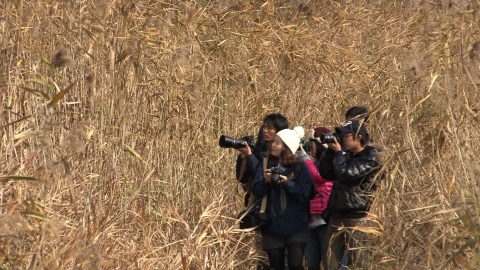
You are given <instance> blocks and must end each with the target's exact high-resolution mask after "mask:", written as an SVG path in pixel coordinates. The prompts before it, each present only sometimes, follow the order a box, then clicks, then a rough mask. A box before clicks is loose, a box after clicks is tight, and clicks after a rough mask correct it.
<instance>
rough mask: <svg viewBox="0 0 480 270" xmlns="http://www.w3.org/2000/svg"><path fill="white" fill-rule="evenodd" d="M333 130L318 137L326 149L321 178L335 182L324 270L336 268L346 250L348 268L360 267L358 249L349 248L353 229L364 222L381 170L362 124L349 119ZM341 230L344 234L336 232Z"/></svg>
mask: <svg viewBox="0 0 480 270" xmlns="http://www.w3.org/2000/svg"><path fill="white" fill-rule="evenodd" d="M335 130H336V132H335V133H334V134H322V137H321V140H322V142H323V143H327V144H328V149H327V150H326V151H325V152H324V153H323V154H322V157H321V160H320V166H319V171H320V174H321V176H322V177H324V178H327V179H335V181H334V184H333V189H332V193H331V196H330V201H329V211H330V219H329V223H328V228H327V232H326V235H325V241H326V242H325V243H326V244H327V245H328V246H327V248H326V250H325V254H324V256H323V258H325V259H324V268H325V269H338V268H339V267H340V264H341V259H342V255H343V253H344V251H345V249H347V252H348V258H349V263H348V265H349V266H357V267H362V265H361V258H360V256H359V255H360V254H359V253H360V252H359V250H358V249H356V250H355V252H353V251H352V250H348V247H349V246H350V247H351V246H353V243H354V240H355V239H354V237H355V234H354V235H352V232H354V231H355V229H354V228H353V227H355V226H357V225H361V224H362V222H364V218H365V217H366V216H367V213H368V210H369V208H370V205H371V199H370V194H371V192H372V191H373V190H374V189H375V186H376V185H375V183H374V181H373V179H374V178H375V175H376V173H377V172H378V171H379V169H380V163H379V161H378V150H377V149H376V148H374V147H372V146H370V145H368V143H369V134H368V132H367V128H366V127H365V125H364V123H363V122H362V121H359V120H351V121H348V122H347V123H346V124H345V125H344V126H343V127H337V128H336V129H335ZM342 145H343V148H344V150H345V152H344V151H342ZM343 227H345V228H346V231H345V230H344V231H343V232H341V233H338V231H339V228H343ZM357 232H358V231H357Z"/></svg>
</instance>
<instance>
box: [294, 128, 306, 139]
mask: <svg viewBox="0 0 480 270" xmlns="http://www.w3.org/2000/svg"><path fill="white" fill-rule="evenodd" d="M293 130H295V132H297V134H298V137H300V139H303V137H305V129H303V127H302V126H298V127H294V128H293Z"/></svg>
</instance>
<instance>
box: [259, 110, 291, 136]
mask: <svg viewBox="0 0 480 270" xmlns="http://www.w3.org/2000/svg"><path fill="white" fill-rule="evenodd" d="M263 124H264V125H269V126H272V127H273V128H274V129H275V131H276V132H279V131H280V130H283V129H287V128H288V119H287V118H286V117H285V116H284V115H282V114H280V113H272V114H269V115H267V116H265V118H264V119H263Z"/></svg>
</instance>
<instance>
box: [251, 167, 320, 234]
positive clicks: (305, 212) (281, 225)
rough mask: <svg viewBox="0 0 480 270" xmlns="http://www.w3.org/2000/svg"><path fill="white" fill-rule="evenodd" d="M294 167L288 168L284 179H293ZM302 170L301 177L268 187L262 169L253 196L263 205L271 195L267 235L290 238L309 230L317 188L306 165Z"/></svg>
mask: <svg viewBox="0 0 480 270" xmlns="http://www.w3.org/2000/svg"><path fill="white" fill-rule="evenodd" d="M269 167H270V166H269ZM294 167H295V166H292V167H290V168H285V169H286V171H285V172H284V173H283V175H290V174H291V173H292V172H293V171H294V170H295V168H294ZM300 168H301V169H300V173H299V175H295V176H294V177H293V178H291V179H288V180H287V181H286V182H284V183H283V184H281V185H278V184H275V183H265V182H264V176H263V166H259V169H258V170H257V174H256V175H255V180H254V182H253V195H254V196H255V198H256V199H257V200H260V201H261V200H262V198H263V196H264V195H267V207H266V213H267V214H268V216H269V217H270V223H269V225H267V226H265V227H262V233H263V234H267V235H274V236H280V237H288V236H293V235H295V234H297V233H301V232H304V231H307V230H308V224H309V206H310V194H311V191H312V187H313V184H312V180H311V179H310V174H309V172H308V169H307V167H306V166H305V164H304V163H303V162H302V164H301V166H300ZM282 204H283V207H282Z"/></svg>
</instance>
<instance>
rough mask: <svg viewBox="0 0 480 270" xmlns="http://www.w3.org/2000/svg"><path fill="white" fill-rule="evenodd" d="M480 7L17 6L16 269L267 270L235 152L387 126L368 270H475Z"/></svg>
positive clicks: (2, 172) (2, 157) (11, 130)
mask: <svg viewBox="0 0 480 270" xmlns="http://www.w3.org/2000/svg"><path fill="white" fill-rule="evenodd" d="M479 12H480V6H479V4H478V2H477V1H469V0H464V1H443V0H439V1H420V0H418V1H416V0H408V1H397V0H392V1H379V0H368V1H367V0H358V1H357V0H355V1H353V0H339V1H311V3H309V2H299V1H293V0H292V1H274V0H268V1H253V0H250V1H206V0H205V1H203V0H198V1H171V0H165V1H153V0H143V1H132V0H116V1H115V0H112V1H107V0H71V1H58V0H57V1H56V0H49V1H47V0H36V1H21V0H8V1H6V0H3V1H0V16H1V18H0V57H1V61H0V71H1V72H0V88H1V92H0V113H1V114H0V126H1V127H2V128H1V130H0V138H1V143H0V214H1V215H0V226H1V229H0V268H2V269H252V268H251V266H252V265H254V262H255V259H256V258H255V253H254V252H253V250H252V249H251V247H252V242H251V241H252V235H251V233H244V232H239V231H237V230H236V227H237V226H236V224H235V220H234V219H233V218H234V217H235V216H236V214H237V211H238V210H240V209H241V206H242V196H241V195H240V192H239V189H238V187H237V185H236V181H235V179H234V161H235V153H234V151H233V150H225V149H219V147H218V146H217V142H218V137H219V136H220V135H222V134H228V135H233V136H241V135H245V134H254V133H255V131H256V130H257V128H258V126H259V125H260V123H261V119H262V118H263V116H264V115H265V114H267V113H271V112H277V111H279V112H282V113H284V114H286V115H287V116H288V118H289V119H290V120H291V123H292V125H303V126H305V127H307V128H310V127H314V126H318V125H328V126H335V125H339V124H341V123H342V119H343V113H344V112H345V110H346V109H347V108H348V107H349V106H351V105H355V104H360V105H367V106H369V107H370V108H371V109H372V111H374V113H373V116H372V123H371V131H372V134H373V136H374V138H375V142H376V143H377V144H379V145H381V146H382V147H383V148H385V151H384V153H385V158H386V168H387V177H386V178H385V179H384V180H383V182H382V186H381V189H380V191H379V193H378V198H377V200H376V203H375V206H374V209H373V211H372V214H373V215H372V218H373V219H374V220H375V221H376V222H374V223H373V224H375V227H376V230H372V232H375V233H372V234H371V235H372V242H371V245H370V246H368V247H366V248H367V250H366V252H367V258H368V260H369V262H370V267H371V268H370V269H469V268H470V269H475V268H476V267H477V264H478V263H479V261H480V253H479V249H478V248H479V246H478V245H479V243H480V239H479V236H480V230H479V206H480V200H479V190H478V184H477V181H476V179H477V178H478V177H479V174H480V170H479V168H478V166H479V158H478V153H479V145H480V139H479V136H480V133H479V125H478V122H479V110H480V104H479V101H480V99H479V93H480V92H479V91H478V86H479V85H480V69H479V68H480V43H477V39H478V37H479V29H480V28H479V24H478V22H479V17H478V16H479Z"/></svg>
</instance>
